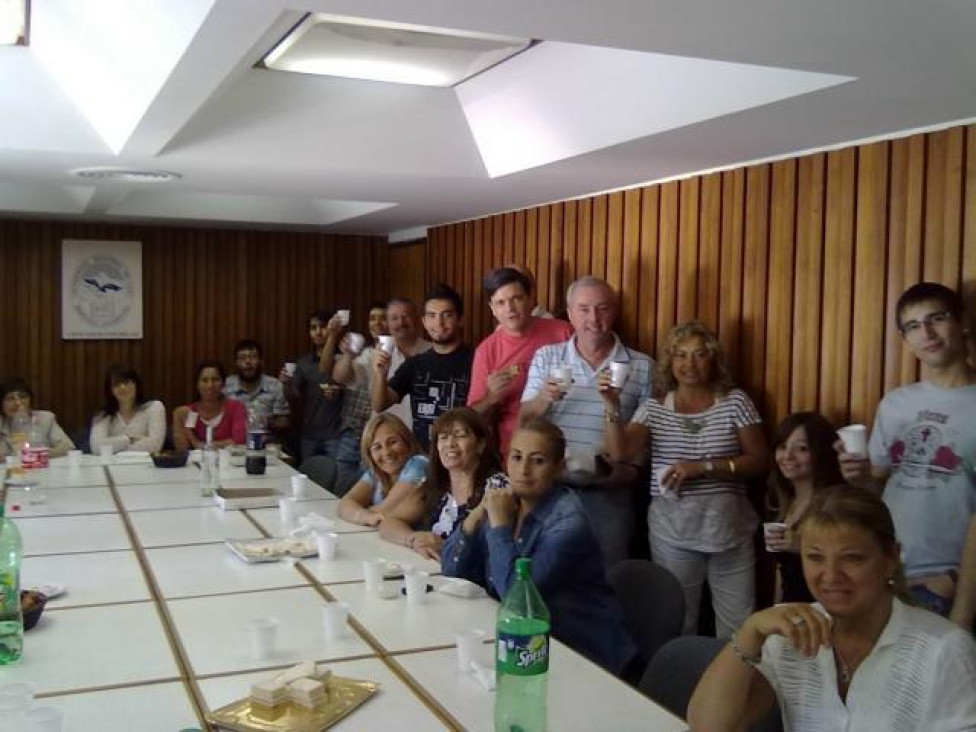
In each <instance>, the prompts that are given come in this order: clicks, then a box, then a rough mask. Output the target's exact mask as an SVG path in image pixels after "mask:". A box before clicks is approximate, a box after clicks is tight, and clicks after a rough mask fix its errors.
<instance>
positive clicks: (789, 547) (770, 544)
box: [766, 527, 798, 553]
mask: <svg viewBox="0 0 976 732" xmlns="http://www.w3.org/2000/svg"><path fill="white" fill-rule="evenodd" d="M766 549H767V550H769V551H771V552H794V553H795V552H797V551H798V547H797V545H796V532H794V531H793V529H792V528H790V527H785V528H783V529H779V528H770V529H768V530H767V531H766Z"/></svg>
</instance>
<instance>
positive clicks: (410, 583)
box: [403, 571, 430, 605]
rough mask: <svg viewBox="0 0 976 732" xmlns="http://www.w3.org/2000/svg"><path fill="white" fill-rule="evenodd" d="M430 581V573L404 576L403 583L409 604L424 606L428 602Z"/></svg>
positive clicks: (412, 573) (413, 573) (414, 573)
mask: <svg viewBox="0 0 976 732" xmlns="http://www.w3.org/2000/svg"><path fill="white" fill-rule="evenodd" d="M429 579H430V573H429V572H420V571H413V572H409V573H407V574H406V575H405V576H404V578H403V581H404V585H405V586H406V588H407V603H408V604H410V605H422V604H423V603H424V602H426V601H427V580H429Z"/></svg>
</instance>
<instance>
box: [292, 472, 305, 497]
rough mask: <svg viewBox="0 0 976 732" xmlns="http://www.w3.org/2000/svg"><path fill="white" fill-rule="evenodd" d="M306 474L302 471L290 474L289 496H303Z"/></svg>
mask: <svg viewBox="0 0 976 732" xmlns="http://www.w3.org/2000/svg"><path fill="white" fill-rule="evenodd" d="M307 481H308V476H307V475H304V474H302V473H299V474H298V475H293V476H291V496H292V498H296V499H297V498H305V486H306V483H307Z"/></svg>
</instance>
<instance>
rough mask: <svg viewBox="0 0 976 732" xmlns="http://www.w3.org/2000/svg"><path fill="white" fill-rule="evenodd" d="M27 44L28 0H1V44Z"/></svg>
mask: <svg viewBox="0 0 976 732" xmlns="http://www.w3.org/2000/svg"><path fill="white" fill-rule="evenodd" d="M17 45H21V46H26V45H27V0H0V46H17Z"/></svg>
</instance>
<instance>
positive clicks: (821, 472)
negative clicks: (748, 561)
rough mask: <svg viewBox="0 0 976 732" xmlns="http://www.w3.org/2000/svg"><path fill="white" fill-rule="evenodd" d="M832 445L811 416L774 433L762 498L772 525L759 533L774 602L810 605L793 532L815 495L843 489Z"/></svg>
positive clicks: (830, 435)
mask: <svg viewBox="0 0 976 732" xmlns="http://www.w3.org/2000/svg"><path fill="white" fill-rule="evenodd" d="M836 441H837V432H836V430H834V428H833V426H832V425H831V424H830V422H828V421H827V419H826V418H824V417H823V416H821V415H819V414H817V413H816V412H797V413H796V414H791V415H790V416H789V417H787V418H786V419H784V420H783V421H782V422H781V423H780V425H779V427H777V428H776V437H775V438H774V439H773V457H774V462H773V475H772V480H771V481H770V488H769V498H768V503H769V506H770V508H771V509H772V510H773V511H774V512H775V519H776V523H775V524H768V523H767V524H764V525H763V528H764V529H765V531H764V533H765V538H766V549H767V551H769V552H771V555H772V557H773V559H774V560H775V561H776V564H777V565H778V568H779V572H778V573H777V576H776V582H777V584H776V599H777V602H812V601H813V595H811V594H810V589H809V588H808V587H807V583H806V580H805V579H804V578H803V567H802V565H801V562H800V553H799V552H800V545H799V541H798V535H797V533H796V527H797V526H798V525H799V524H800V521H801V520H802V519H803V515H804V514H805V513H806V511H807V509H808V508H809V506H810V501H811V499H812V498H813V497H814V496H815V495H816V494H817V493H820V492H821V491H823V490H824V489H826V488H827V487H829V486H832V485H839V484H842V483H844V478H843V476H841V474H840V464H839V463H838V462H837V452H836V450H834V443H835V442H836Z"/></svg>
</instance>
